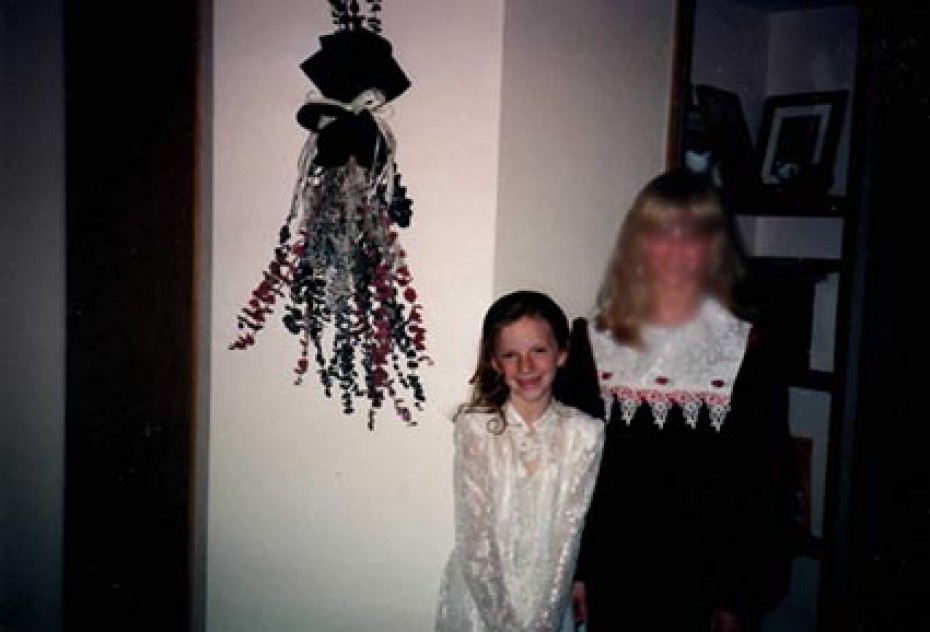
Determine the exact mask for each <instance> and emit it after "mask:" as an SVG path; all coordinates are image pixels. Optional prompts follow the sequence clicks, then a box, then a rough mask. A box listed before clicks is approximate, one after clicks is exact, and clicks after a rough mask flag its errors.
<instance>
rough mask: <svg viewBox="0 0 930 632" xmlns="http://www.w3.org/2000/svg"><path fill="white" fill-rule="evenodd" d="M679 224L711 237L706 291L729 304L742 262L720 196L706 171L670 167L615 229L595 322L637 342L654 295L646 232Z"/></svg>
mask: <svg viewBox="0 0 930 632" xmlns="http://www.w3.org/2000/svg"><path fill="white" fill-rule="evenodd" d="M673 226H677V227H683V228H684V229H686V230H688V231H691V232H696V233H699V234H702V235H705V236H706V237H707V238H708V240H709V244H710V246H709V254H708V266H707V270H706V274H705V277H704V288H703V289H704V292H705V294H707V295H709V296H712V297H714V298H716V299H717V300H718V301H720V302H721V303H722V304H723V305H724V306H726V307H728V308H731V307H732V301H733V286H734V285H735V283H736V281H737V280H738V279H739V277H740V276H741V275H742V274H743V267H742V263H741V261H740V258H739V253H738V252H737V250H736V248H735V246H734V244H733V242H732V240H731V239H730V235H729V233H728V227H727V224H726V217H725V216H724V213H723V208H722V206H721V202H720V198H719V197H718V195H717V193H716V191H715V190H714V188H713V185H712V183H711V182H710V181H709V180H708V179H707V178H706V177H704V176H701V175H698V174H695V173H693V172H690V171H687V170H683V169H681V170H679V169H676V170H671V171H667V172H665V173H663V174H661V175H659V176H656V177H655V178H653V179H652V180H651V181H649V183H647V184H646V186H645V187H643V189H642V190H641V191H640V192H639V194H638V195H637V196H636V199H635V200H634V201H633V206H632V207H631V208H630V210H629V212H628V213H627V214H626V217H625V218H624V220H623V224H622V225H621V227H620V230H619V232H618V233H617V238H616V241H615V243H614V248H613V252H612V253H611V256H610V259H609V261H608V265H607V270H606V271H605V274H604V280H603V283H602V284H601V289H600V292H599V296H598V305H597V312H596V316H595V319H594V324H595V327H597V329H599V330H601V331H604V330H609V331H610V332H611V333H612V334H613V336H614V338H615V339H616V340H617V341H618V342H621V343H628V344H634V345H638V344H640V343H641V337H640V331H641V328H642V325H643V322H644V319H645V316H646V313H647V309H648V308H649V302H650V300H651V294H650V288H649V286H648V284H647V283H646V280H645V279H644V278H643V277H642V275H641V270H642V267H643V247H642V242H643V236H644V235H646V234H648V233H650V232H657V231H665V230H668V229H669V228H670V227H673Z"/></svg>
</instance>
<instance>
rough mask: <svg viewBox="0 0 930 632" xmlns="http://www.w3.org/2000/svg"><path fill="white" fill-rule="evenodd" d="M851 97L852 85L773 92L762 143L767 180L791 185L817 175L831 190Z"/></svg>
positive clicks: (765, 112) (764, 117) (765, 110)
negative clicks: (824, 89)
mask: <svg viewBox="0 0 930 632" xmlns="http://www.w3.org/2000/svg"><path fill="white" fill-rule="evenodd" d="M848 100H849V91H848V90H832V91H828V92H806V93H799V94H783V95H774V96H770V97H768V98H767V99H766V100H765V105H764V108H763V112H762V127H761V128H760V130H759V138H758V143H757V146H758V148H759V153H760V156H761V176H762V181H763V183H765V184H766V185H774V186H779V185H786V184H790V183H791V182H792V181H793V180H801V179H805V180H810V179H812V178H811V176H812V175H813V174H816V176H817V177H818V178H819V179H822V180H825V181H826V183H825V186H824V192H826V188H829V185H830V184H831V183H832V180H833V166H834V161H835V159H836V148H837V144H838V142H839V138H840V129H841V128H842V125H843V117H844V116H845V114H846V104H847V101H848Z"/></svg>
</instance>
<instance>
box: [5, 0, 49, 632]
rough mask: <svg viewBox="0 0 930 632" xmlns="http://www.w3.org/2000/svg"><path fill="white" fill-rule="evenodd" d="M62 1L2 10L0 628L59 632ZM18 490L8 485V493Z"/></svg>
mask: <svg viewBox="0 0 930 632" xmlns="http://www.w3.org/2000/svg"><path fill="white" fill-rule="evenodd" d="M61 11H62V8H61V1H60V0H30V1H25V0H24V1H22V2H16V1H15V0H14V1H13V2H4V3H3V9H2V11H0V287H2V288H3V292H4V296H5V298H6V300H5V301H4V308H3V310H0V332H3V343H2V344H3V348H2V351H0V629H2V630H41V631H42V632H54V631H55V630H59V629H61V578H62V573H61V564H62V521H63V517H62V514H63V494H64V489H63V472H64V397H65V373H64V365H65V349H64V342H65V341H64V338H65V302H64V301H65V286H64V284H65V278H64V277H65V270H64V255H65V243H64V241H65V240H64V231H65V225H64V100H63V95H64V80H63V77H62V67H63V56H62V47H63V39H62V13H61ZM14 482H15V483H14Z"/></svg>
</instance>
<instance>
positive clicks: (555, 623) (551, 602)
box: [527, 420, 604, 630]
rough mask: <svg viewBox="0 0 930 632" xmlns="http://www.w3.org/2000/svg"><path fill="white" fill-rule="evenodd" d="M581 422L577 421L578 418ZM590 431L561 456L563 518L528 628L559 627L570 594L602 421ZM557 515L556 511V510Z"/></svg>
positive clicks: (601, 442)
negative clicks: (564, 476) (563, 466)
mask: <svg viewBox="0 0 930 632" xmlns="http://www.w3.org/2000/svg"><path fill="white" fill-rule="evenodd" d="M579 423H580V422H579ZM589 428H590V432H585V433H581V437H579V438H578V439H579V444H580V445H579V446H578V447H577V448H575V449H572V450H571V451H570V452H569V453H566V454H565V455H563V456H564V458H565V459H567V460H568V463H569V467H568V468H567V471H566V473H567V474H568V479H567V480H566V481H565V482H564V485H565V487H564V489H563V495H562V502H561V503H560V505H561V506H560V508H559V509H561V513H560V515H561V516H562V518H563V519H562V522H561V524H559V525H558V527H557V528H556V529H555V531H554V538H553V540H552V543H551V545H552V549H551V557H550V559H551V560H553V562H554V563H553V564H551V565H550V567H549V568H550V570H551V574H550V575H549V576H548V578H547V579H546V581H545V583H544V584H543V585H542V586H541V588H542V589H543V590H542V592H541V599H542V600H543V601H542V603H541V604H540V607H539V608H538V609H537V610H536V612H537V613H538V616H537V618H536V621H534V622H533V625H531V626H530V627H529V628H527V629H529V630H559V629H560V625H561V621H562V617H563V616H564V613H565V608H566V607H568V604H567V602H568V600H569V596H570V594H571V584H572V581H573V579H574V572H575V562H576V560H577V557H578V548H579V545H580V542H581V529H582V527H583V526H584V518H585V514H586V513H587V510H588V505H589V504H590V502H591V496H592V495H593V493H594V482H595V480H596V478H597V472H598V469H599V467H600V462H601V454H602V452H603V447H604V425H603V424H602V423H601V422H600V421H594V420H592V421H591V423H590V425H589ZM556 515H559V514H556Z"/></svg>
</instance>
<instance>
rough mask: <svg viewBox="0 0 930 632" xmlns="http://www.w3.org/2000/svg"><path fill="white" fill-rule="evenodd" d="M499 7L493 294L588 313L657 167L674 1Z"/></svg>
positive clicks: (522, 2)
mask: <svg viewBox="0 0 930 632" xmlns="http://www.w3.org/2000/svg"><path fill="white" fill-rule="evenodd" d="M506 4H507V12H506V20H505V23H504V24H505V30H504V35H505V36H504V59H503V63H504V65H503V68H504V70H503V76H504V86H503V91H502V98H503V101H502V105H501V108H502V118H501V121H502V123H501V149H500V152H501V171H500V182H499V185H498V186H499V191H500V211H499V213H498V215H497V236H496V249H495V257H496V259H495V263H494V293H495V294H496V295H497V294H502V293H504V292H506V291H508V290H512V289H518V288H521V287H534V288H538V289H542V290H544V291H546V292H549V293H550V294H551V295H552V296H553V298H555V299H556V300H557V301H559V302H560V303H561V304H562V306H563V307H564V308H565V310H566V311H567V312H569V315H570V316H572V315H588V314H589V313H590V311H591V309H592V308H593V306H594V305H593V301H594V297H595V294H596V291H597V287H598V285H599V284H600V281H601V273H602V271H603V266H604V264H605V263H606V261H607V256H608V253H609V251H610V248H611V247H612V245H613V241H614V236H615V234H616V231H617V228H618V227H619V224H620V220H621V218H622V217H623V215H624V214H625V213H626V211H627V208H628V206H629V204H630V203H631V202H632V199H633V197H634V196H635V194H636V192H637V191H638V190H639V188H640V187H641V186H642V185H643V184H645V182H646V181H647V180H648V179H649V178H651V177H652V176H654V175H656V173H657V172H658V171H659V170H661V169H662V167H663V161H664V152H665V141H666V136H667V131H668V129H667V128H668V108H669V97H670V91H669V72H670V68H671V54H672V45H673V43H674V42H673V32H672V27H673V24H674V8H675V2H673V1H672V0H664V1H662V2H656V1H655V0H628V1H626V2H615V1H614V2H610V1H609V0H586V1H585V2H561V1H559V0H510V1H509V2H507V3H506Z"/></svg>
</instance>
